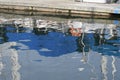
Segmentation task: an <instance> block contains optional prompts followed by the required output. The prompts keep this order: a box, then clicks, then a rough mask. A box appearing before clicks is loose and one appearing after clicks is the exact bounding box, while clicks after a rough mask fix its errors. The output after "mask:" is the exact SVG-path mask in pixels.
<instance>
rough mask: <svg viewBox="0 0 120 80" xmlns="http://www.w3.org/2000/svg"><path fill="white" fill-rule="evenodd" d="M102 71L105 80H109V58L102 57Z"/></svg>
mask: <svg viewBox="0 0 120 80" xmlns="http://www.w3.org/2000/svg"><path fill="white" fill-rule="evenodd" d="M101 70H102V74H103V80H108V77H107V73H108V72H107V57H105V56H102V59H101Z"/></svg>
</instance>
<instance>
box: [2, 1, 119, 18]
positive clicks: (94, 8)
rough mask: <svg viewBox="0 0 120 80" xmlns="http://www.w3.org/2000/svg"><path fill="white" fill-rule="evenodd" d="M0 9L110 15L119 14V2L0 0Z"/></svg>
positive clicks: (36, 12) (37, 12)
mask: <svg viewBox="0 0 120 80" xmlns="http://www.w3.org/2000/svg"><path fill="white" fill-rule="evenodd" d="M10 10H11V11H10ZM0 11H1V12H2V11H3V12H4V11H9V12H11V13H14V12H17V13H18V14H19V11H24V12H25V13H29V14H41V13H42V12H45V13H47V14H55V15H68V16H73V15H82V14H86V15H88V14H90V15H91V14H92V15H97V16H100V17H101V15H102V16H107V17H110V16H111V15H113V14H114V15H119V14H120V4H112V3H111V4H100V3H84V2H75V1H74V0H25V1H24V0H20V1H19V0H5V1H4V0H0ZM42 14H44V13H42Z"/></svg>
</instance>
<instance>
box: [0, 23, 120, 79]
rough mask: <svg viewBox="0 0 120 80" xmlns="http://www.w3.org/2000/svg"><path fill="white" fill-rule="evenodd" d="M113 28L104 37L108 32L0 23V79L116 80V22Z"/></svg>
mask: <svg viewBox="0 0 120 80" xmlns="http://www.w3.org/2000/svg"><path fill="white" fill-rule="evenodd" d="M62 23H63V22H62ZM115 23H116V24H117V22H116V21H115ZM101 24H104V23H101ZM116 24H115V25H116ZM92 25H93V26H98V25H100V24H96V23H92ZM105 25H107V24H105ZM83 27H84V26H83ZM99 29H100V28H99ZM101 29H102V27H101ZM115 29H116V35H115V37H114V38H112V39H108V38H106V37H105V35H109V33H105V35H104V36H103V35H101V34H97V32H96V33H95V32H91V33H84V34H82V35H81V36H72V35H71V34H69V32H64V29H62V30H63V31H58V30H52V29H50V30H49V31H46V32H44V31H42V30H40V29H37V28H33V27H31V28H30V27H15V25H1V27H0V80H120V76H119V75H120V27H119V23H118V24H117V27H116V28H115ZM96 31H97V30H96ZM98 31H99V30H98ZM101 36H102V37H101Z"/></svg>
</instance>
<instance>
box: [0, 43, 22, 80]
mask: <svg viewBox="0 0 120 80" xmlns="http://www.w3.org/2000/svg"><path fill="white" fill-rule="evenodd" d="M15 45H16V43H15V42H10V43H5V44H1V45H0V49H1V50H0V55H1V62H0V72H1V75H0V76H1V77H2V79H5V80H20V73H19V72H18V70H19V69H20V67H21V66H20V64H19V62H18V53H17V51H16V50H15V49H11V48H10V47H12V46H15ZM3 64H4V65H3ZM3 69H4V70H3Z"/></svg>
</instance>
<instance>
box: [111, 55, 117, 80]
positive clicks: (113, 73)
mask: <svg viewBox="0 0 120 80" xmlns="http://www.w3.org/2000/svg"><path fill="white" fill-rule="evenodd" d="M112 59H113V60H112V68H113V71H112V76H113V79H112V80H115V72H116V71H117V70H116V66H115V57H114V56H112Z"/></svg>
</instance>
